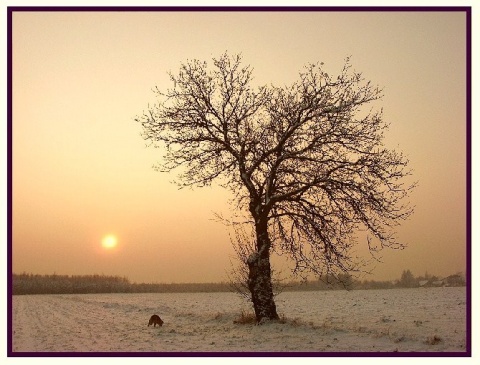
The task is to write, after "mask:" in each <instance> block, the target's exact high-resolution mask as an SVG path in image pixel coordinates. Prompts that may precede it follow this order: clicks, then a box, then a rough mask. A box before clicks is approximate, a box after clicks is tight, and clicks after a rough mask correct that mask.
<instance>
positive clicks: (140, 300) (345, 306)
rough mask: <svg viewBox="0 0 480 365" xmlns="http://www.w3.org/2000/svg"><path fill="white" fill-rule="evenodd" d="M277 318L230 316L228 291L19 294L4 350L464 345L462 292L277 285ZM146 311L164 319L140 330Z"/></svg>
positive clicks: (426, 348)
mask: <svg viewBox="0 0 480 365" xmlns="http://www.w3.org/2000/svg"><path fill="white" fill-rule="evenodd" d="M276 304H277V308H278V312H279V314H280V316H285V317H286V320H285V323H279V322H272V323H266V324H263V325H260V326H257V325H254V324H236V323H234V320H236V319H238V318H239V317H240V314H241V312H242V310H243V311H249V310H250V306H249V304H248V303H246V302H245V301H244V300H243V299H242V298H240V297H239V296H237V295H235V294H233V293H181V294H178V293H177V294H174V293H168V294H167V293H162V294H83V295H22V296H14V297H13V302H12V319H13V328H12V331H13V351H14V352H19V353H21V352H39V351H41V352H64V351H65V352H84V351H88V352H155V353H163V352H245V351H246V352H271V351H273V352H294V351H301V352H321V353H325V352H335V353H339V352H396V351H398V352H411V351H414V352H465V351H466V290H465V288H464V287H460V288H458V287H457V288H416V289H391V290H356V291H343V290H337V291H317V292H284V293H282V294H280V295H279V296H277V297H276ZM152 314H158V315H159V316H160V317H161V318H162V320H163V321H164V322H165V323H164V324H163V326H162V327H152V326H150V327H148V326H147V324H148V320H149V318H150V316H151V315H152Z"/></svg>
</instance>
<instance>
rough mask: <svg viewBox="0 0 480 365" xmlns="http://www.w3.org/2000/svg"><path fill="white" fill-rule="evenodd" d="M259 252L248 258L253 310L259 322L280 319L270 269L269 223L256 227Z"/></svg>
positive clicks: (259, 224)
mask: <svg viewBox="0 0 480 365" xmlns="http://www.w3.org/2000/svg"><path fill="white" fill-rule="evenodd" d="M255 229H256V236H257V245H256V247H257V251H256V252H254V253H253V254H251V255H250V257H249V258H248V262H247V263H248V268H249V274H248V288H249V289H250V293H251V294H252V302H253V308H254V310H255V316H256V318H257V322H261V321H262V320H275V319H278V318H279V317H278V314H277V307H276V305H275V301H274V300H273V288H272V271H271V268H270V239H269V237H268V231H267V223H266V221H265V222H260V223H257V224H256V225H255Z"/></svg>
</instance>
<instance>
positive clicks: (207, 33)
mask: <svg viewBox="0 0 480 365" xmlns="http://www.w3.org/2000/svg"><path fill="white" fill-rule="evenodd" d="M465 17H466V16H465V14H464V13H461V12H457V13H454V12H452V13H449V12H441V13H440V12H429V13H423V12H408V13H403V12H389V13H385V12H350V13H349V12H342V13H334V12H298V13H289V12H275V13H273V12H227V13H225V12H217V13H211V12H196V13H187V12H182V13H174V12H136V13H131V12H109V13H93V12H81V13H74V12H72V13H62V12H55V13H48V12H32V13H27V12H22V13H15V14H14V16H13V213H12V214H13V271H14V272H16V273H21V272H23V271H26V272H32V273H39V274H51V273H54V272H56V273H57V274H68V275H72V274H93V273H98V274H102V273H103V274H105V275H121V276H126V277H128V278H129V279H130V280H131V281H135V282H205V281H221V280H227V277H226V272H227V271H229V269H230V260H231V258H232V256H233V254H234V253H233V250H232V248H231V244H230V240H229V237H228V231H227V230H226V228H225V227H224V226H223V225H222V224H220V223H218V222H216V221H214V220H213V218H214V212H218V213H222V212H223V213H224V214H226V215H228V211H229V209H230V206H229V205H228V203H227V201H228V199H229V194H228V193H227V192H226V191H224V190H222V189H221V188H219V187H212V188H203V189H195V190H178V189H177V188H176V186H175V185H174V184H171V180H173V179H174V177H175V175H174V174H162V173H158V172H156V171H154V170H153V169H152V165H154V164H155V163H156V162H157V161H159V160H160V159H161V155H160V154H159V151H158V150H156V149H153V148H147V147H146V146H145V142H144V141H143V140H142V138H141V137H140V133H141V127H140V125H138V124H137V123H135V122H134V120H133V119H134V117H135V116H136V115H138V114H141V113H142V111H143V110H145V109H146V108H147V106H148V103H153V102H155V96H154V94H153V92H152V88H153V87H154V86H158V87H159V88H160V89H163V90H164V89H166V88H167V87H170V86H171V85H170V83H169V78H168V75H167V72H168V71H173V72H175V71H176V70H178V68H179V65H180V63H181V62H183V61H185V60H186V59H192V58H198V59H201V60H204V59H205V60H210V59H211V58H212V57H217V56H219V55H220V54H221V53H223V52H224V51H226V50H227V51H229V52H231V53H237V52H241V53H242V54H243V57H244V61H245V62H246V63H248V64H251V65H252V66H253V67H254V70H255V71H254V75H255V81H256V82H257V83H258V85H261V84H270V83H273V84H277V85H283V84H290V83H292V82H293V81H295V80H296V78H297V76H298V72H299V71H300V70H301V68H302V67H303V65H304V64H306V63H308V62H317V61H321V62H324V63H325V66H324V67H325V68H326V69H327V70H328V71H329V72H330V73H331V74H337V73H338V72H340V70H341V68H342V66H343V60H344V59H345V58H346V57H347V56H352V65H353V67H354V68H355V70H357V71H361V72H363V74H364V76H365V77H366V78H367V79H369V80H372V81H373V82H374V83H375V84H379V85H381V86H383V87H384V93H385V97H384V99H383V101H382V103H381V106H383V108H384V117H385V119H386V120H387V121H388V122H390V123H391V128H390V131H389V133H388V135H387V139H386V143H387V146H388V147H391V148H395V149H399V150H401V151H403V152H404V153H405V154H406V155H407V156H408V157H409V159H410V163H411V167H412V168H413V169H414V179H415V180H418V182H419V186H418V188H417V189H416V191H415V192H414V193H413V195H412V203H413V204H415V205H416V212H415V214H414V215H413V216H412V218H411V219H410V220H409V221H408V222H405V223H404V224H403V225H402V227H401V228H400V229H399V231H398V232H399V237H400V240H401V241H403V242H406V243H408V247H407V248H406V249H405V250H403V251H395V250H385V251H383V253H382V256H383V263H381V264H377V265H376V267H375V269H374V271H373V275H372V276H371V277H368V278H371V279H378V280H384V279H385V280H386V279H395V278H399V277H400V275H401V272H402V270H404V269H410V270H411V271H412V272H413V273H414V274H415V275H423V274H424V273H425V272H426V271H428V272H429V273H431V274H437V275H440V276H442V275H448V274H453V273H456V272H459V271H464V270H465V262H466V188H465V187H466V137H465V136H466V112H465V110H466V93H465V90H466V83H465V79H466V67H465V65H466V18H465ZM107 234H113V235H115V236H116V237H117V239H118V245H117V246H116V247H115V248H112V249H105V248H104V247H102V239H103V238H104V237H105V236H106V235H107ZM360 243H361V244H363V242H360ZM359 250H360V251H362V249H361V248H359Z"/></svg>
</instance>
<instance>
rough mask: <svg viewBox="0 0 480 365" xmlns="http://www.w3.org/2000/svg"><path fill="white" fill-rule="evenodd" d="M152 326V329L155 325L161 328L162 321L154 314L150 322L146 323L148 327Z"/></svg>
mask: <svg viewBox="0 0 480 365" xmlns="http://www.w3.org/2000/svg"><path fill="white" fill-rule="evenodd" d="M152 324H153V327H155V326H156V325H157V324H158V325H159V326H160V327H162V324H163V321H162V319H161V318H160V317H159V316H157V315H156V314H154V315H153V316H151V317H150V320H149V321H148V326H151V325H152Z"/></svg>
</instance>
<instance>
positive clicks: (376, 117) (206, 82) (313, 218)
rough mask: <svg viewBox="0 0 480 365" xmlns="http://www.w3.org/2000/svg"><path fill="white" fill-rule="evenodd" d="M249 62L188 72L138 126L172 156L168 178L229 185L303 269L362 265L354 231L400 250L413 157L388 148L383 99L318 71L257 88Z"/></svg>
mask: <svg viewBox="0 0 480 365" xmlns="http://www.w3.org/2000/svg"><path fill="white" fill-rule="evenodd" d="M252 71H253V70H252V68H251V67H250V66H243V64H242V57H241V56H240V55H235V56H229V55H228V54H224V55H222V56H221V57H220V58H218V59H214V60H213V67H212V68H209V67H208V65H207V63H206V62H202V61H198V60H192V61H187V62H186V63H184V64H183V65H182V66H181V68H180V71H179V72H178V73H177V74H172V73H170V79H171V81H172V82H173V85H174V87H173V88H171V89H168V90H167V91H166V92H161V91H160V90H159V89H156V90H155V92H156V93H157V94H158V97H159V102H158V104H156V105H154V106H153V107H151V108H149V110H148V111H147V112H145V113H144V114H143V115H142V116H139V117H138V118H137V120H138V121H139V122H140V123H141V124H142V126H143V133H144V134H143V136H144V138H145V139H146V140H149V141H152V142H153V143H155V144H158V143H160V144H161V145H163V146H164V148H165V149H166V153H165V156H164V159H163V162H162V163H161V164H160V165H159V169H160V170H161V171H171V170H172V169H175V168H178V167H181V173H180V175H179V178H178V180H177V182H178V183H179V184H180V185H181V186H205V185H209V184H210V183H211V182H212V181H213V180H218V181H219V182H220V183H221V184H222V186H224V187H227V188H229V189H230V190H231V191H232V192H233V193H234V194H235V197H236V201H237V202H238V206H239V207H240V208H241V209H245V210H246V211H248V210H249V211H250V212H251V213H252V215H253V218H254V219H257V218H258V217H260V216H267V217H268V232H269V236H270V238H271V242H272V248H273V249H274V250H275V251H276V252H278V253H280V254H287V255H288V256H289V257H290V258H291V259H293V261H294V262H295V271H297V272H299V273H300V272H304V271H307V272H308V271H310V272H312V271H313V272H315V273H319V272H320V271H321V272H324V270H326V271H334V270H341V271H349V270H352V269H354V268H355V264H354V262H353V261H352V260H351V257H350V254H349V250H350V248H351V247H352V245H353V244H354V242H355V232H356V230H357V229H359V228H363V229H365V230H367V231H368V233H369V237H370V238H369V240H368V243H369V246H370V249H371V250H376V249H379V248H381V247H386V246H388V247H393V248H401V247H402V244H401V243H399V242H397V239H396V237H395V230H394V227H396V226H397V225H398V224H399V222H400V221H401V220H404V219H406V218H407V217H408V216H410V214H411V213H412V211H413V208H412V207H411V206H410V205H409V204H408V202H405V200H406V198H407V196H408V195H409V192H410V190H411V189H412V188H413V185H410V186H406V185H405V183H404V178H405V177H406V176H407V175H410V174H411V172H410V170H409V169H408V166H407V164H408V161H407V160H406V158H405V157H404V156H403V155H402V153H399V152H396V151H394V150H390V149H387V148H385V146H384V144H383V137H384V132H385V131H386V130H387V129H388V124H387V123H385V122H384V121H383V118H382V110H373V109H370V108H367V107H369V105H371V103H372V102H374V101H376V100H378V99H380V98H381V97H382V90H381V89H379V88H378V87H377V86H374V85H372V84H371V82H369V81H366V80H365V79H364V78H363V76H362V74H361V73H357V72H354V71H352V68H351V65H350V61H349V59H347V60H346V62H345V64H344V66H343V69H342V70H341V72H340V73H339V75H338V76H336V77H332V76H330V75H328V74H327V73H326V72H325V71H324V70H323V63H316V64H309V65H307V66H306V67H305V68H304V70H303V72H301V73H300V75H299V79H298V81H297V82H295V83H294V84H293V85H291V86H285V87H276V86H261V87H258V88H255V89H254V88H253V86H252V84H253V82H252V80H253V76H252Z"/></svg>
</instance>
